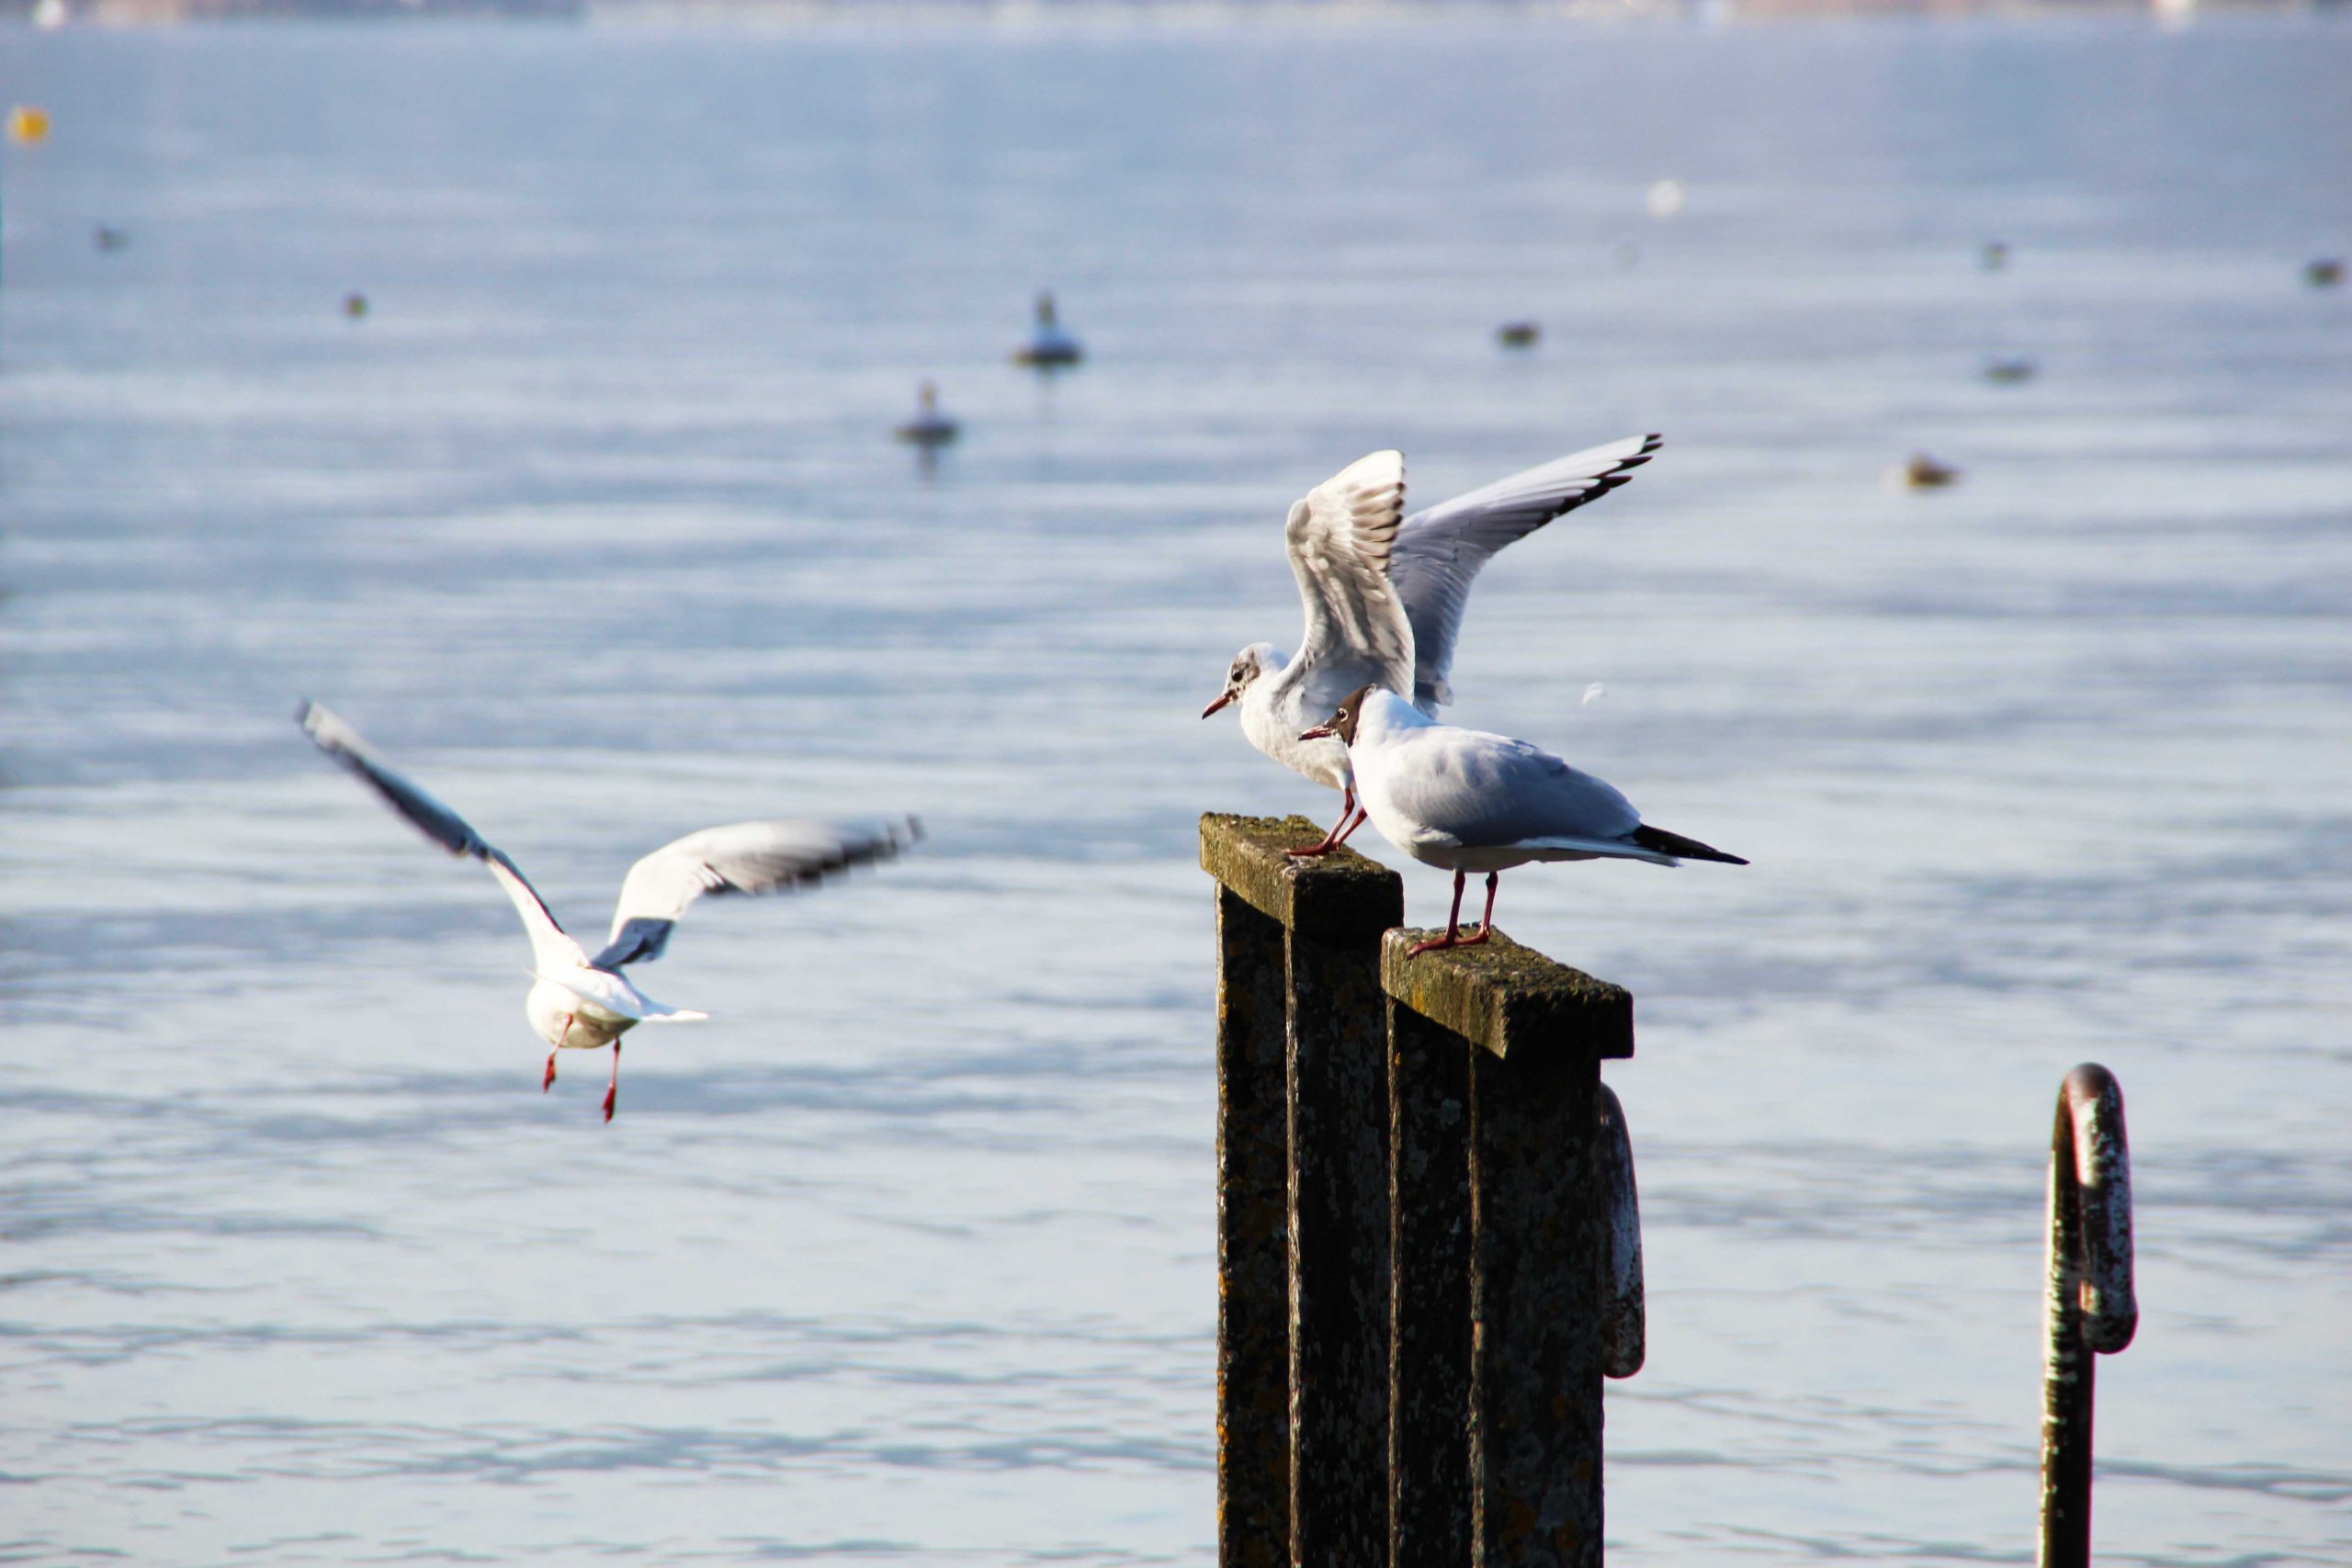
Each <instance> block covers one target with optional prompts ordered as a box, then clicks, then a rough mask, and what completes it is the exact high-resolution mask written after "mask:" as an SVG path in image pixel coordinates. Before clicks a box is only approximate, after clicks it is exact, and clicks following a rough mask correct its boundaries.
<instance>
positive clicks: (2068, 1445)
mask: <svg viewBox="0 0 2352 1568" xmlns="http://www.w3.org/2000/svg"><path fill="white" fill-rule="evenodd" d="M2047 1263H2048V1280H2049V1283H2048V1290H2047V1292H2046V1294H2045V1295H2044V1296H2043V1299H2042V1328H2043V1331H2044V1333H2045V1335H2046V1336H2047V1338H2046V1343H2045V1345H2044V1348H2043V1352H2042V1371H2041V1558H2040V1562H2041V1568H2087V1565H2088V1564H2089V1562H2090V1560H2091V1396H2092V1385H2093V1383H2094V1382H2095V1379H2094V1376H2093V1369H2094V1367H2095V1366H2096V1365H2097V1363H2096V1361H2095V1360H2094V1359H2093V1358H2094V1357H2097V1356H2102V1355H2107V1356H2111V1355H2113V1354H2114V1353H2115V1352H2116V1351H2118V1350H2120V1349H2122V1348H2124V1347H2125V1346H2127V1345H2129V1344H2131V1336H2132V1334H2133V1332H2134V1331H2136V1330H2137V1329H2138V1327H2139V1324H2140V1308H2139V1303H2137V1302H2136V1301H2135V1300H2134V1299H2133V1297H2132V1289H2131V1150H2130V1147H2129V1145H2127V1144H2126V1143H2125V1140H2124V1135H2123V1090H2122V1089H2121V1088H2120V1086H2119V1085H2118V1084H2117V1083H2116V1081H2115V1077H2114V1075H2113V1074H2111V1073H2109V1071H2108V1070H2107V1069H2106V1068H2105V1067H2102V1066H2098V1064H2097V1063H2094V1062H2086V1063H2084V1064H2083V1065H2082V1066H2078V1067H2076V1068H2075V1070H2074V1071H2072V1072H2070V1073H2068V1074H2067V1075H2066V1081H2065V1082H2064V1084H2063V1085H2062V1086H2060V1088H2059V1090H2058V1117H2057V1125H2056V1126H2055V1127H2054V1128H2053V1129H2052V1132H2051V1134H2050V1251H2049V1254H2048V1259H2047Z"/></svg>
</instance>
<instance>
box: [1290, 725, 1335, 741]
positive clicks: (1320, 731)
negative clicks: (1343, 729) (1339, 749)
mask: <svg viewBox="0 0 2352 1568" xmlns="http://www.w3.org/2000/svg"><path fill="white" fill-rule="evenodd" d="M1298 738H1299V739H1301V740H1336V739H1339V738H1340V732H1339V731H1338V730H1336V729H1334V728H1331V727H1330V726H1329V725H1328V724H1318V725H1317V726H1316V727H1315V728H1312V729H1302V730H1300V731H1299V732H1298Z"/></svg>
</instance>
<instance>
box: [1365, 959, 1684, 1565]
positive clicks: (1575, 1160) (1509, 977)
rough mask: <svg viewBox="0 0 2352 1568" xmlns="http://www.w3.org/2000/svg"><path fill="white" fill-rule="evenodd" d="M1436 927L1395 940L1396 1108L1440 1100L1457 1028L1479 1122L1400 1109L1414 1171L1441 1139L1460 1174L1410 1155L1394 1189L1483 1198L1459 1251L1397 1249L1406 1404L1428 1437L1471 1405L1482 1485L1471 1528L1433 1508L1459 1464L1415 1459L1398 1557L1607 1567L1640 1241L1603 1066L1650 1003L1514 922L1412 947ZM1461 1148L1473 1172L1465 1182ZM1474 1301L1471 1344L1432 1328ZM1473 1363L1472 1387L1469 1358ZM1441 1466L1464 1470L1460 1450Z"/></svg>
mask: <svg viewBox="0 0 2352 1568" xmlns="http://www.w3.org/2000/svg"><path fill="white" fill-rule="evenodd" d="M1420 934H1422V933H1419V932H1412V931H1391V932H1390V933H1388V936H1387V939H1386V941H1385V942H1384V944H1383V945H1382V948H1381V981H1382V985H1383V987H1384V988H1385V991H1386V992H1387V995H1388V997H1389V998H1390V999H1391V1001H1392V1003H1393V1004H1395V1005H1393V1006H1392V1007H1391V1009H1390V1016H1391V1018H1392V1020H1394V1021H1396V1024H1397V1035H1396V1037H1395V1038H1396V1041H1397V1043H1396V1044H1395V1045H1393V1046H1392V1050H1393V1051H1394V1052H1395V1055H1393V1057H1392V1066H1393V1070H1394V1071H1395V1074H1396V1077H1395V1079H1394V1081H1395V1083H1396V1084H1397V1092H1398V1094H1399V1096H1400V1100H1401V1097H1402V1095H1403V1094H1404V1093H1405V1092H1406V1091H1408V1090H1412V1089H1416V1088H1419V1089H1423V1090H1426V1089H1427V1088H1428V1087H1429V1085H1430V1082H1431V1081H1432V1076H1433V1075H1434V1074H1435V1072H1436V1071H1437V1069H1435V1068H1434V1067H1432V1066H1430V1065H1429V1063H1428V1061H1427V1060H1426V1058H1428V1057H1430V1056H1432V1055H1434V1052H1433V1049H1432V1043H1433V1042H1434V1041H1435V1040H1437V1039H1439V1038H1442V1036H1443V1035H1445V1034H1451V1035H1453V1036H1454V1037H1455V1040H1456V1043H1455V1045H1454V1049H1455V1050H1456V1051H1457V1052H1458V1053H1459V1054H1460V1055H1463V1056H1464V1057H1466V1058H1467V1063H1466V1066H1467V1071H1466V1073H1464V1075H1463V1077H1462V1079H1461V1082H1462V1083H1463V1085H1464V1093H1463V1096H1462V1100H1461V1103H1462V1104H1463V1106H1464V1111H1465V1112H1466V1115H1465V1116H1464V1124H1463V1127H1462V1130H1461V1132H1460V1133H1459V1134H1452V1133H1451V1132H1450V1131H1449V1129H1448V1128H1447V1126H1446V1124H1445V1122H1444V1111H1443V1102H1442V1100H1439V1101H1436V1102H1433V1104H1424V1103H1420V1102H1419V1101H1416V1102H1415V1103H1412V1104H1405V1103H1398V1104H1396V1105H1393V1106H1392V1111H1391V1114H1392V1116H1394V1117H1395V1118H1397V1122H1396V1125H1397V1128H1398V1129H1399V1130H1398V1132H1397V1152H1398V1155H1399V1158H1400V1162H1401V1161H1404V1160H1407V1159H1409V1157H1410V1156H1413V1155H1415V1154H1416V1153H1419V1152H1421V1151H1424V1150H1426V1151H1428V1152H1429V1154H1430V1157H1431V1158H1432V1159H1433V1160H1436V1159H1442V1160H1443V1161H1444V1162H1445V1164H1446V1166H1447V1169H1446V1170H1445V1171H1444V1172H1443V1173H1442V1175H1432V1174H1431V1173H1430V1172H1428V1171H1419V1172H1417V1171H1415V1170H1414V1169H1413V1168H1411V1167H1410V1166H1408V1165H1403V1164H1400V1173H1399V1177H1398V1183H1399V1184H1398V1188H1397V1190H1398V1192H1399V1193H1400V1194H1405V1193H1408V1192H1409V1193H1411V1194H1412V1195H1414V1196H1415V1197H1416V1198H1417V1199H1419V1200H1425V1201H1438V1202H1443V1201H1459V1199H1458V1198H1453V1199H1451V1200H1449V1195H1450V1194H1454V1193H1466V1198H1467V1202H1468V1224H1467V1227H1466V1240H1465V1241H1464V1243H1462V1244H1461V1245H1460V1246H1459V1247H1458V1248H1455V1249H1453V1250H1449V1249H1448V1248H1447V1247H1443V1246H1437V1245H1434V1244H1431V1245H1430V1249H1429V1250H1428V1251H1421V1250H1408V1248H1407V1247H1404V1246H1400V1247H1398V1248H1397V1259H1396V1265H1397V1275H1396V1278H1395V1280H1394V1283H1393V1301H1394V1303H1396V1310H1397V1314H1398V1319H1397V1366H1396V1368H1395V1370H1394V1374H1393V1375H1394V1377H1395V1379H1396V1391H1397V1392H1396V1393H1395V1395H1394V1404H1395V1408H1396V1409H1397V1412H1398V1416H1397V1419H1398V1421H1399V1423H1400V1429H1403V1430H1407V1431H1409V1432H1412V1433H1423V1432H1427V1431H1430V1430H1433V1429H1435V1428H1437V1427H1440V1426H1441V1425H1442V1422H1443V1421H1444V1419H1446V1418H1447V1417H1448V1416H1451V1415H1452V1413H1453V1410H1454V1409H1456V1408H1460V1409H1461V1417H1460V1418H1461V1420H1462V1422H1463V1426H1464V1434H1465V1439H1464V1443H1463V1445H1462V1454H1463V1458H1462V1460H1461V1461H1460V1462H1461V1467H1462V1469H1463V1471H1464V1472H1466V1475H1467V1480H1468V1493H1469V1495H1468V1506H1467V1518H1466V1521H1464V1520H1459V1519H1457V1518H1456V1517H1453V1515H1451V1514H1449V1513H1448V1512H1447V1511H1446V1510H1445V1509H1444V1508H1443V1507H1442V1505H1441V1504H1440V1503H1438V1502H1437V1501H1436V1500H1435V1491H1434V1489H1435V1488H1436V1487H1437V1486H1438V1485H1440V1484H1442V1475H1441V1474H1439V1473H1436V1472H1430V1473H1423V1472H1421V1471H1419V1470H1418V1469H1417V1468H1416V1467H1415V1466H1414V1465H1413V1464H1412V1463H1410V1462H1408V1465H1407V1467H1406V1468H1405V1469H1404V1470H1402V1471H1400V1472H1398V1474H1397V1481H1396V1484H1397V1486H1398V1488H1399V1490H1398V1491H1397V1493H1396V1494H1394V1495H1392V1499H1391V1502H1392V1510H1391V1516H1390V1517H1391V1521H1392V1528H1393V1529H1396V1530H1397V1531H1398V1532H1399V1533H1398V1534H1397V1536H1396V1537H1395V1539H1393V1540H1392V1541H1391V1555H1392V1561H1393V1562H1394V1563H1395V1564H1396V1565H1397V1568H1420V1565H1422V1564H1425V1563H1426V1564H1436V1563H1440V1562H1444V1563H1449V1564H1451V1563H1458V1562H1463V1561H1464V1560H1465V1559H1466V1561H1467V1562H1470V1563H1471V1564H1474V1565H1476V1568H1502V1565H1503V1564H1513V1565H1526V1568H1568V1565H1577V1568H1584V1565H1595V1568H1597V1565H1598V1564H1599V1563H1600V1544H1601V1535H1600V1529H1601V1462H1600V1461H1601V1447H1600V1436H1601V1398H1600V1383H1601V1378H1602V1375H1603V1372H1604V1370H1611V1371H1613V1370H1616V1369H1618V1368H1623V1369H1624V1370H1625V1371H1632V1370H1633V1368H1634V1366H1637V1365H1638V1364H1639V1349H1638V1347H1639V1331H1638V1326H1637V1325H1638V1322H1639V1311H1638V1301H1639V1292H1640V1287H1639V1278H1640V1275H1639V1263H1638V1257H1637V1254H1636V1252H1635V1250H1634V1248H1635V1247H1637V1245H1638V1244H1637V1241H1635V1239H1634V1237H1630V1236H1626V1235H1624V1234H1623V1225H1622V1224H1621V1223H1619V1222H1620V1217H1621V1216H1622V1215H1623V1214H1624V1213H1626V1212H1627V1211H1629V1210H1630V1207H1631V1204H1632V1199H1633V1187H1632V1180H1631V1171H1632V1162H1631V1156H1630V1151H1629V1150H1627V1151H1625V1152H1624V1153H1623V1157H1622V1158H1621V1157H1620V1151H1619V1143H1618V1140H1619V1136H1620V1134H1622V1130H1623V1113H1622V1111H1617V1112H1616V1114H1615V1115H1614V1117H1613V1118H1612V1116H1611V1111H1612V1109H1613V1108H1614V1102H1613V1097H1611V1099H1609V1100H1604V1099H1603V1096H1604V1094H1605V1093H1606V1091H1605V1090H1603V1089H1602V1088H1601V1085H1600V1063H1601V1062H1602V1060H1604V1059H1606V1058H1612V1057H1624V1056H1630V1055H1633V1052H1634V1011H1633V1005H1634V1004H1633V998H1632V997H1631V996H1630V995H1629V994H1627V993H1626V992H1625V991H1624V990H1623V989H1622V988H1620V987H1615V986H1611V985H1609V984H1607V983H1605V982H1603V981H1600V980H1596V979H1594V978H1592V977H1591V976H1589V975H1584V974H1580V973H1578V972H1577V971H1576V970H1574V969H1570V968H1568V967H1566V965H1564V964H1555V963H1554V962H1552V961H1551V960H1550V959H1548V958H1545V957H1544V955H1543V954H1541V953H1534V952H1532V951H1530V950H1529V949H1527V948H1524V947H1521V946H1520V945H1519V944H1518V943H1516V942H1512V941H1510V939H1509V938H1508V937H1504V936H1502V935H1501V934H1500V933H1497V935H1496V937H1495V939H1494V941H1493V942H1490V943H1489V944H1487V945H1486V946H1483V947H1474V948H1462V949H1454V950H1450V951H1445V952H1440V953H1424V954H1422V955H1421V956H1419V957H1418V958H1416V957H1411V956H1408V949H1409V948H1410V946H1411V945H1412V943H1413V942H1414V941H1415V940H1416V938H1417V937H1419V935H1420ZM1423 1023H1426V1024H1428V1025H1430V1026H1432V1027H1430V1028H1429V1029H1424V1028H1423ZM1451 1081H1452V1080H1450V1079H1447V1080H1443V1081H1442V1083H1441V1085H1440V1087H1441V1089H1442V1088H1443V1087H1446V1086H1447V1085H1450V1083H1451ZM1456 1138H1458V1144H1459V1147H1460V1148H1461V1150H1462V1157H1464V1159H1465V1160H1466V1167H1467V1168H1466V1173H1465V1179H1464V1182H1463V1183H1462V1184H1461V1185H1459V1186H1457V1185H1456V1183H1455V1182H1454V1179H1453V1174H1452V1164H1453V1159H1454V1158H1455V1157H1456V1156H1455V1155H1454V1153H1453V1149H1454V1146H1455V1143H1454V1141H1453V1140H1455V1139H1456ZM1621 1175H1622V1177H1623V1179H1622V1180H1621V1179H1619V1178H1620V1176H1621ZM1398 1224H1399V1229H1398V1233H1397V1234H1398V1235H1400V1236H1404V1237H1408V1238H1414V1239H1422V1240H1426V1238H1430V1237H1446V1236H1450V1235H1451V1234H1452V1233H1451V1230H1450V1228H1449V1227H1448V1226H1447V1225H1446V1224H1444V1223H1443V1222H1442V1220H1434V1219H1432V1218H1431V1217H1430V1216H1428V1215H1424V1214H1419V1213H1407V1214H1406V1215H1404V1216H1403V1217H1402V1219H1401V1220H1400V1221H1399V1222H1398ZM1457 1258H1459V1260H1460V1261H1459V1262H1458V1263H1457V1261H1456V1259H1457ZM1425 1264H1426V1265H1427V1267H1426V1268H1425V1267H1424V1265H1425ZM1456 1269H1460V1270H1461V1273H1460V1274H1459V1275H1457V1273H1456V1272H1455V1271H1456ZM1457 1279H1460V1280H1461V1281H1462V1282H1461V1283H1459V1284H1457V1282H1456V1280H1457ZM1465 1296H1466V1303H1467V1306H1468V1309H1469V1334H1468V1345H1467V1351H1466V1356H1464V1352H1463V1348H1461V1347H1460V1346H1459V1345H1458V1344H1457V1343H1456V1342H1455V1341H1453V1340H1452V1339H1450V1338H1448V1337H1446V1336H1444V1335H1442V1334H1440V1333H1435V1332H1429V1333H1421V1332H1418V1330H1419V1327H1420V1325H1421V1323H1423V1322H1425V1321H1426V1320H1428V1319H1429V1318H1430V1316H1431V1315H1432V1314H1434V1313H1435V1312H1436V1311H1438V1310H1442V1303H1449V1302H1454V1301H1460V1300H1462V1299H1463V1298H1464V1297H1465ZM1432 1303H1437V1304H1432ZM1629 1320H1630V1321H1629ZM1612 1325H1613V1326H1612ZM1629 1328H1630V1332H1629ZM1465 1364H1466V1371H1467V1378H1466V1397H1461V1396H1458V1395H1456V1394H1455V1393H1453V1389H1454V1388H1458V1387H1460V1386H1461V1384H1460V1383H1459V1382H1455V1381H1454V1380H1456V1379H1458V1378H1459V1376H1460V1374H1459V1372H1458V1371H1455V1369H1456V1368H1457V1367H1459V1366H1463V1365H1465ZM1457 1398H1460V1404H1459V1405H1458V1406H1457V1405H1456V1404H1454V1403H1453V1401H1454V1400H1456V1399H1457ZM1408 1423H1409V1425H1406V1424H1408ZM1408 1459H1409V1456H1408ZM1453 1462H1454V1461H1453V1458H1452V1456H1451V1453H1447V1454H1445V1455H1444V1456H1442V1464H1443V1465H1444V1466H1446V1467H1448V1469H1449V1470H1450V1467H1451V1466H1452V1465H1453ZM1457 1540H1464V1541H1466V1546H1467V1550H1466V1551H1458V1550H1457V1547H1456V1541H1457Z"/></svg>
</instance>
